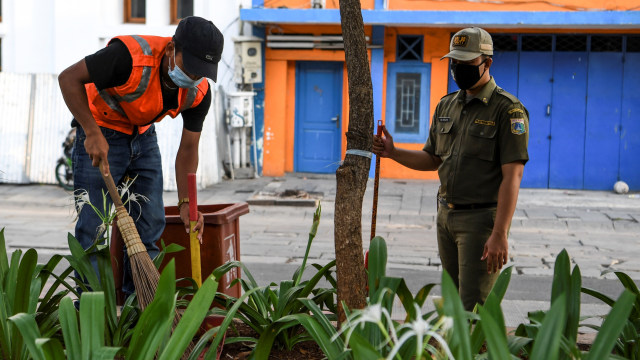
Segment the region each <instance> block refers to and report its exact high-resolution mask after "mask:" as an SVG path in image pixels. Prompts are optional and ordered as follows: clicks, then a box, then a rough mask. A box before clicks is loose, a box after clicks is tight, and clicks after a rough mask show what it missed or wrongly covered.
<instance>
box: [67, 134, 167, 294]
mask: <svg viewBox="0 0 640 360" xmlns="http://www.w3.org/2000/svg"><path fill="white" fill-rule="evenodd" d="M100 129H101V130H102V134H103V135H104V137H105V139H107V143H108V144H109V154H108V160H109V168H110V170H111V176H112V177H113V179H114V181H115V182H116V184H121V183H122V182H123V180H124V179H125V178H127V177H129V178H136V180H135V181H134V182H133V185H131V187H130V188H129V190H130V191H131V192H132V193H135V194H140V195H144V196H146V197H147V198H149V201H147V202H145V201H144V200H140V201H139V202H138V204H135V203H129V204H127V205H125V207H126V208H127V210H128V211H129V214H130V215H131V217H132V218H133V220H134V221H135V224H136V228H137V229H138V233H139V234H140V238H141V239H142V243H143V244H144V245H145V246H146V248H147V252H148V253H149V256H151V258H152V259H153V258H154V257H155V256H156V255H158V247H157V246H156V244H155V242H156V241H157V240H158V239H159V238H160V236H161V234H162V232H163V231H164V226H165V215H164V204H163V201H162V160H161V157H160V149H159V148H158V141H157V137H156V131H155V126H154V125H152V126H151V127H150V128H149V129H148V130H147V131H146V132H145V133H144V134H137V133H134V134H133V135H127V134H124V133H121V132H118V131H115V130H111V129H107V128H100ZM85 139H86V134H85V132H84V130H83V129H82V128H81V127H78V130H77V134H76V140H75V143H74V150H73V184H74V190H75V191H76V194H77V193H78V191H79V190H86V191H87V192H88V193H89V199H90V201H91V203H92V204H93V205H94V206H96V207H97V208H98V209H100V208H101V207H102V204H103V198H102V192H103V191H104V192H105V194H107V188H106V186H105V184H104V181H103V180H102V175H101V174H100V171H99V169H98V168H97V167H93V165H92V164H91V159H89V155H88V154H87V152H86V150H85V148H84V141H85ZM106 197H107V201H108V204H111V203H112V202H111V198H110V197H109V196H108V195H106ZM124 201H126V199H123V202H124ZM76 209H77V206H76ZM101 210H102V209H101ZM103 211H104V210H103ZM101 224H102V221H101V220H100V218H99V217H98V215H97V214H96V213H95V212H94V211H93V209H91V207H90V206H84V207H83V208H82V209H81V211H80V213H79V214H78V222H77V223H76V239H77V240H78V241H79V242H80V244H81V245H82V247H83V248H84V249H88V248H89V247H91V245H93V243H94V242H95V241H96V240H97V239H102V238H103V236H104V232H103V231H104V229H100V225H101ZM123 251H124V256H123V258H124V261H123V269H124V271H123V283H122V291H123V292H124V294H125V296H128V295H129V294H131V293H133V292H134V290H135V288H134V286H133V279H132V278H131V265H130V261H129V258H128V256H127V252H126V249H123ZM92 264H93V267H94V269H95V270H96V273H98V270H97V269H98V265H97V260H96V259H95V258H94V259H92Z"/></svg>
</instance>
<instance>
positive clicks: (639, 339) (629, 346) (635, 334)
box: [582, 271, 640, 360]
mask: <svg viewBox="0 0 640 360" xmlns="http://www.w3.org/2000/svg"><path fill="white" fill-rule="evenodd" d="M614 274H615V275H616V277H617V278H618V280H619V281H620V283H621V284H622V285H623V286H624V288H625V289H626V290H627V291H629V292H630V293H631V294H633V295H634V296H635V300H634V302H633V308H632V310H631V312H630V313H629V316H628V317H627V319H626V320H623V322H624V328H623V330H622V332H621V333H620V336H618V338H617V339H616V341H615V345H614V348H613V349H614V352H615V353H616V354H617V355H620V356H622V357H624V358H625V359H632V360H637V359H640V335H639V334H640V291H638V286H636V284H635V283H634V281H633V280H632V279H631V278H630V277H629V276H628V275H627V274H625V273H623V272H619V271H614ZM582 292H583V293H585V294H588V295H591V296H593V297H595V298H597V299H599V300H601V301H602V302H604V303H605V304H607V305H609V306H614V305H615V304H616V301H615V300H613V299H611V298H610V297H608V296H607V295H605V294H603V293H601V292H598V291H596V290H593V289H589V288H582ZM610 314H611V313H609V315H607V316H602V318H604V319H607V318H608V317H609V316H610ZM583 326H588V327H591V328H593V329H595V330H597V331H598V332H600V331H601V326H597V325H591V324H587V325H583Z"/></svg>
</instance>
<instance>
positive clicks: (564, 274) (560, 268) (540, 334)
mask: <svg viewBox="0 0 640 360" xmlns="http://www.w3.org/2000/svg"><path fill="white" fill-rule="evenodd" d="M581 282H582V279H581V275H580V268H579V267H578V266H577V265H576V266H575V267H574V270H573V272H571V271H570V260H569V255H568V254H567V252H566V251H565V250H563V251H562V252H560V254H558V256H557V257H556V264H555V267H554V276H553V284H552V291H551V309H550V310H549V311H546V312H545V311H537V312H532V313H529V320H530V323H529V324H520V325H519V326H518V328H517V329H516V335H517V336H520V337H521V338H524V339H526V338H528V339H530V341H521V344H522V345H523V346H522V347H521V349H520V350H521V351H522V352H524V353H525V354H527V355H528V356H529V358H530V359H583V358H584V359H589V360H591V359H603V358H606V357H607V356H609V355H610V353H611V350H612V349H613V348H614V345H615V343H616V341H615V339H616V337H618V335H619V334H620V333H621V331H622V330H623V327H624V326H625V323H626V322H625V319H626V318H627V317H628V316H629V314H630V313H631V309H632V307H633V306H634V297H635V296H634V294H633V293H632V292H631V291H629V290H625V291H624V292H623V293H622V294H621V295H620V297H619V298H618V300H617V301H613V300H611V302H610V304H611V305H612V309H611V312H610V313H609V314H608V316H607V319H606V320H605V322H604V323H603V324H602V326H600V327H598V329H599V332H598V335H597V336H596V338H595V340H594V342H593V344H592V346H591V349H590V351H589V352H585V353H583V352H581V351H580V350H579V349H578V348H577V345H576V339H577V332H578V327H579V316H580V289H581ZM583 291H584V290H583Z"/></svg>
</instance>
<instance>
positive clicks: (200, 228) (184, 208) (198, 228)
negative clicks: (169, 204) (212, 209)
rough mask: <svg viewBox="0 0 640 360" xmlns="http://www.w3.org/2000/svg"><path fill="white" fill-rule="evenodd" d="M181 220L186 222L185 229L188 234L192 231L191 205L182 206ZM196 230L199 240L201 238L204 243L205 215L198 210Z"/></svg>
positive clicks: (194, 228)
mask: <svg viewBox="0 0 640 360" xmlns="http://www.w3.org/2000/svg"><path fill="white" fill-rule="evenodd" d="M180 220H182V223H183V224H184V230H185V231H186V232H187V234H189V233H190V230H191V221H190V220H189V207H188V206H181V207H180ZM193 230H194V231H197V232H198V240H200V244H202V233H204V216H202V213H201V212H200V211H198V221H197V222H196V226H194V227H193Z"/></svg>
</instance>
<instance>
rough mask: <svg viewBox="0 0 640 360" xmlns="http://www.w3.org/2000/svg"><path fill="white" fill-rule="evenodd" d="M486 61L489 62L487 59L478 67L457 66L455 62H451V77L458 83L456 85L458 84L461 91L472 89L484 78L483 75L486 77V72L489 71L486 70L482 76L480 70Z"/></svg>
mask: <svg viewBox="0 0 640 360" xmlns="http://www.w3.org/2000/svg"><path fill="white" fill-rule="evenodd" d="M485 61H487V59H484V60H483V61H482V62H481V63H480V64H478V65H469V64H460V63H457V64H456V63H454V62H453V61H452V62H451V75H452V76H453V80H455V81H456V84H458V87H459V88H460V89H461V90H467V89H470V88H471V87H472V86H473V85H475V84H476V83H477V82H478V81H480V78H481V77H482V75H484V73H485V71H487V68H486V67H485V68H484V71H483V72H482V74H480V72H479V71H478V68H479V67H480V65H482V64H484V62H485Z"/></svg>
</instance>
